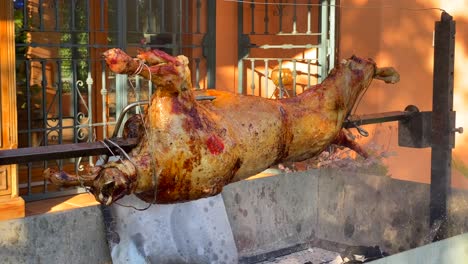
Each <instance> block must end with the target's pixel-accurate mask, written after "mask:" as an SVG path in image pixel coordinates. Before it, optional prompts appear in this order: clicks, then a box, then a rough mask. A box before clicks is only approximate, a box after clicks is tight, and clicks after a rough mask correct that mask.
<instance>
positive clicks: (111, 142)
mask: <svg viewBox="0 0 468 264" xmlns="http://www.w3.org/2000/svg"><path fill="white" fill-rule="evenodd" d="M104 141H105V142H108V143H110V144H111V145H113V146H114V147H116V148H117V149H118V150H119V152H120V154H121V155H122V156H124V157H125V158H126V159H127V160H129V161H130V162H131V163H132V164H133V165H134V166H135V167H136V164H135V163H133V160H132V158H131V157H130V156H129V155H128V154H127V152H125V150H123V149H122V148H121V147H120V146H119V145H118V144H116V143H115V142H114V141H112V140H109V139H107V138H105V139H104Z"/></svg>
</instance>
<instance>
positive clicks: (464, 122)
mask: <svg viewBox="0 0 468 264" xmlns="http://www.w3.org/2000/svg"><path fill="white" fill-rule="evenodd" d="M341 3H342V4H343V5H346V6H357V5H364V6H366V5H367V6H382V7H385V8H373V9H365V8H343V9H341V27H342V28H341V35H340V37H341V43H340V54H341V56H342V57H346V56H349V55H350V54H356V55H358V56H369V57H373V58H374V59H375V61H376V62H377V65H379V66H394V67H395V68H396V69H397V70H398V71H399V72H400V74H401V81H400V83H398V84H396V85H394V86H389V85H385V84H383V83H381V82H377V81H376V82H373V84H372V85H371V87H370V88H369V90H368V92H367V94H366V95H365V97H364V99H363V101H362V103H361V105H360V106H359V108H358V113H360V114H365V113H367V114H369V113H377V112H384V111H394V110H403V109H404V108H405V107H406V105H409V104H414V105H416V106H418V107H419V109H420V110H421V111H430V110H431V109H432V78H433V75H432V72H433V54H434V49H433V44H432V43H433V32H434V24H435V22H436V21H439V20H440V14H441V13H440V11H438V10H425V11H410V10H407V9H405V8H419V9H424V8H429V7H440V8H443V9H445V10H446V11H447V12H449V13H450V14H451V15H452V16H453V17H454V20H455V21H456V27H457V28H456V30H457V33H456V48H455V49H456V51H455V73H454V74H455V80H454V93H455V94H454V110H455V111H457V121H456V127H460V126H462V127H465V130H467V129H468V76H467V75H466V74H465V73H464V71H466V68H467V67H468V43H467V39H468V35H467V34H468V6H467V5H466V1H463V0H456V1H448V0H445V1H444V0H437V1H436V0H433V1H422V0H418V1H416V2H413V1H403V0H395V1H386V0H372V1H356V0H354V1H353V0H349V1H345V0H343V1H342V2H341ZM387 6H391V8H387ZM365 128H366V129H368V130H369V132H370V133H371V136H370V137H369V138H366V139H361V140H360V141H359V142H360V143H361V144H365V145H366V146H367V147H369V146H370V147H373V146H376V145H377V146H380V147H382V148H384V149H388V151H389V152H390V153H392V154H393V155H391V156H390V157H388V158H387V159H386V164H387V165H388V168H389V172H390V174H391V176H392V177H394V178H399V179H404V180H412V181H419V182H429V179H430V162H431V152H430V149H429V148H427V149H412V148H403V147H399V146H398V138H397V132H398V131H397V124H396V123H391V124H380V125H376V126H367V127H365ZM467 151H468V133H465V134H461V135H460V134H456V148H455V149H454V152H453V153H454V160H456V161H457V163H456V166H455V165H454V166H453V167H454V169H453V170H452V171H453V177H452V182H453V185H454V186H456V187H463V188H468V155H466V153H467Z"/></svg>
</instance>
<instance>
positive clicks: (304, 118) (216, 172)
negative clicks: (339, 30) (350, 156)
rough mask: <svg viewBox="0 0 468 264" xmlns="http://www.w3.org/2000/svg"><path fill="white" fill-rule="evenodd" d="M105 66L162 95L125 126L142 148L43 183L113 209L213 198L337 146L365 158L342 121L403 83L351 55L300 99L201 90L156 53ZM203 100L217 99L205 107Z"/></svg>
mask: <svg viewBox="0 0 468 264" xmlns="http://www.w3.org/2000/svg"><path fill="white" fill-rule="evenodd" d="M104 57H105V60H106V62H107V65H108V67H109V68H110V70H111V71H113V72H115V73H117V74H128V75H132V74H135V73H137V74H140V75H141V76H143V77H145V78H148V79H150V80H151V81H152V82H153V83H154V84H155V85H156V87H157V89H156V91H155V93H154V94H153V96H152V97H151V101H150V105H149V106H148V108H147V110H146V112H145V114H144V116H139V115H136V116H133V117H132V118H130V119H129V120H128V121H127V123H126V125H125V131H124V136H125V137H138V138H139V144H138V145H137V146H136V147H135V148H134V149H133V150H132V151H131V152H130V153H129V157H130V158H129V159H124V160H122V161H118V162H109V163H107V164H105V165H103V166H97V167H93V168H90V169H89V170H88V171H87V172H86V173H84V174H83V175H81V176H74V175H70V174H67V173H66V172H59V171H53V170H51V169H49V170H47V171H46V172H45V173H44V175H45V176H46V177H47V178H49V179H50V180H51V181H52V182H53V183H55V184H58V185H65V186H70V185H78V184H83V185H85V186H89V187H90V190H91V192H92V193H94V195H95V197H96V199H97V200H98V201H99V202H101V203H103V204H106V205H109V204H111V203H112V202H115V201H117V200H118V199H120V198H121V197H123V196H124V195H128V194H135V195H136V196H137V197H139V198H140V199H142V200H144V201H146V202H149V203H159V204H164V203H176V202H184V201H190V200H195V199H199V198H203V197H209V196H212V195H216V194H218V193H220V192H221V190H222V189H223V187H224V186H225V185H227V184H229V183H232V182H236V181H240V180H243V179H246V178H247V177H249V176H252V175H254V174H257V173H259V172H261V171H263V170H265V169H267V168H268V167H270V166H272V165H275V164H278V163H279V162H287V161H302V160H305V159H309V158H312V157H314V156H316V155H317V154H319V153H320V152H322V151H323V150H324V149H325V148H326V147H327V146H329V145H330V144H332V143H337V144H340V145H343V146H347V147H349V148H352V149H354V150H355V151H357V152H358V153H360V154H361V155H366V154H365V152H364V151H363V150H362V149H361V148H360V147H359V146H358V145H357V144H355V143H354V142H352V141H350V139H349V138H347V137H346V136H345V134H344V133H343V131H342V125H343V122H344V121H345V118H346V117H347V115H348V114H349V112H350V111H351V109H352V108H353V106H354V104H355V102H356V100H357V98H358V97H359V95H360V94H361V92H362V91H364V90H365V89H366V88H367V87H368V86H369V85H370V83H371V81H372V79H373V78H377V79H382V80H384V81H385V82H391V83H394V82H397V81H398V79H399V76H398V73H397V72H396V71H395V70H394V69H393V68H377V67H376V64H375V63H374V62H373V61H372V60H370V59H369V60H365V59H360V58H357V57H355V56H353V57H351V58H350V59H348V60H344V61H343V62H342V63H341V64H339V65H338V66H337V67H336V68H335V69H334V70H333V71H332V72H331V73H330V74H329V76H328V77H327V78H326V79H325V80H324V81H323V82H322V84H319V85H316V86H313V87H311V88H309V89H307V90H306V91H305V92H303V93H302V94H300V95H298V96H297V97H293V98H286V99H281V100H270V99H264V98H260V97H254V96H246V95H238V94H232V93H228V92H221V91H216V90H203V91H194V90H193V89H192V84H191V77H190V70H189V68H188V59H187V58H186V57H185V56H177V57H172V56H170V55H168V54H166V53H164V52H162V51H158V50H151V51H145V52H141V53H140V54H139V55H138V59H133V58H131V57H130V56H128V55H127V54H126V53H124V52H123V51H122V50H119V49H111V50H108V51H106V52H105V53H104ZM142 62H144V63H145V65H143V64H142ZM196 94H204V95H210V96H215V97H216V99H215V100H213V101H202V102H199V101H196V100H195V95H196Z"/></svg>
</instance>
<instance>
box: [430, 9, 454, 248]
mask: <svg viewBox="0 0 468 264" xmlns="http://www.w3.org/2000/svg"><path fill="white" fill-rule="evenodd" d="M454 52H455V21H453V19H452V17H451V16H450V15H449V14H447V13H446V12H443V13H442V16H441V20H440V21H437V22H436V23H435V37H434V81H433V96H432V97H433V101H432V112H433V113H432V132H431V138H432V156H431V187H430V225H431V228H434V227H438V226H440V228H439V232H438V233H437V235H436V236H435V237H434V241H437V240H441V239H444V238H446V237H447V216H448V215H447V201H448V198H449V197H450V192H451V162H452V148H453V146H454V133H455V132H454V130H453V128H454V124H453V123H454V120H453V115H452V114H451V113H452V108H453V72H454Z"/></svg>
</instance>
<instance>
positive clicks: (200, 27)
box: [15, 0, 216, 201]
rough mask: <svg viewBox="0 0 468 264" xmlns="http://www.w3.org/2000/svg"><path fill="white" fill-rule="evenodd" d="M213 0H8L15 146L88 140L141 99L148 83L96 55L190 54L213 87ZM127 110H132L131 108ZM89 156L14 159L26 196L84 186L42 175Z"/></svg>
mask: <svg viewBox="0 0 468 264" xmlns="http://www.w3.org/2000/svg"><path fill="white" fill-rule="evenodd" d="M215 4H216V1H214V0H203V1H202V0H196V1H195V0H194V1H192V0H178V1H173V0H140V1H126V0H100V1H93V0H71V1H68V0H33V1H27V0H24V1H19V0H16V1H15V28H16V36H15V37H16V75H17V76H16V78H17V104H18V109H17V111H18V141H19V147H34V146H44V145H54V144H65V143H77V142H91V141H95V140H100V139H102V138H106V137H108V136H110V135H111V134H112V132H113V130H114V126H115V122H116V120H117V119H118V117H119V116H120V114H121V111H122V109H123V108H124V107H125V106H126V105H128V104H129V103H131V102H135V101H140V100H145V99H147V98H148V95H150V94H151V93H152V89H153V87H152V85H151V83H149V82H147V81H144V80H142V79H140V78H139V77H132V78H128V77H127V76H121V75H114V74H112V73H111V72H109V71H108V70H107V69H106V65H105V62H104V61H103V59H102V58H101V54H102V52H103V51H105V50H106V49H108V48H113V47H118V48H122V49H124V50H126V51H127V52H128V53H129V54H136V52H137V49H138V48H142V49H147V48H158V49H162V50H164V51H166V52H168V53H171V54H185V55H187V56H188V57H189V59H190V60H191V70H192V71H193V72H194V74H193V82H194V84H195V87H196V88H210V87H213V86H214V76H215V74H214V70H215V68H214V62H215V61H214V59H213V57H214V56H215V46H214V43H215V41H214V40H215V34H214V32H213V31H211V32H210V33H209V34H208V33H207V32H209V31H208V28H209V27H212V26H213V23H214V22H213V21H212V20H211V21H208V19H209V17H215V12H216V6H215ZM135 111H138V109H136V110H135ZM95 162H96V158H95V157H82V158H77V159H69V160H59V161H56V160H50V161H43V162H34V163H28V164H20V165H19V187H20V194H21V195H22V197H23V198H24V199H25V200H27V201H30V200H37V199H43V198H46V197H53V196H60V195H65V194H69V193H76V192H82V191H84V189H83V188H74V189H69V190H61V189H58V188H57V187H55V186H49V185H48V183H47V181H46V180H44V179H43V178H42V171H43V170H44V169H45V168H47V167H55V166H58V167H60V168H62V169H65V170H67V171H70V172H71V171H73V170H74V171H75V173H79V172H80V171H81V170H82V169H83V166H85V165H86V164H90V165H93V164H94V163H95Z"/></svg>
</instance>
